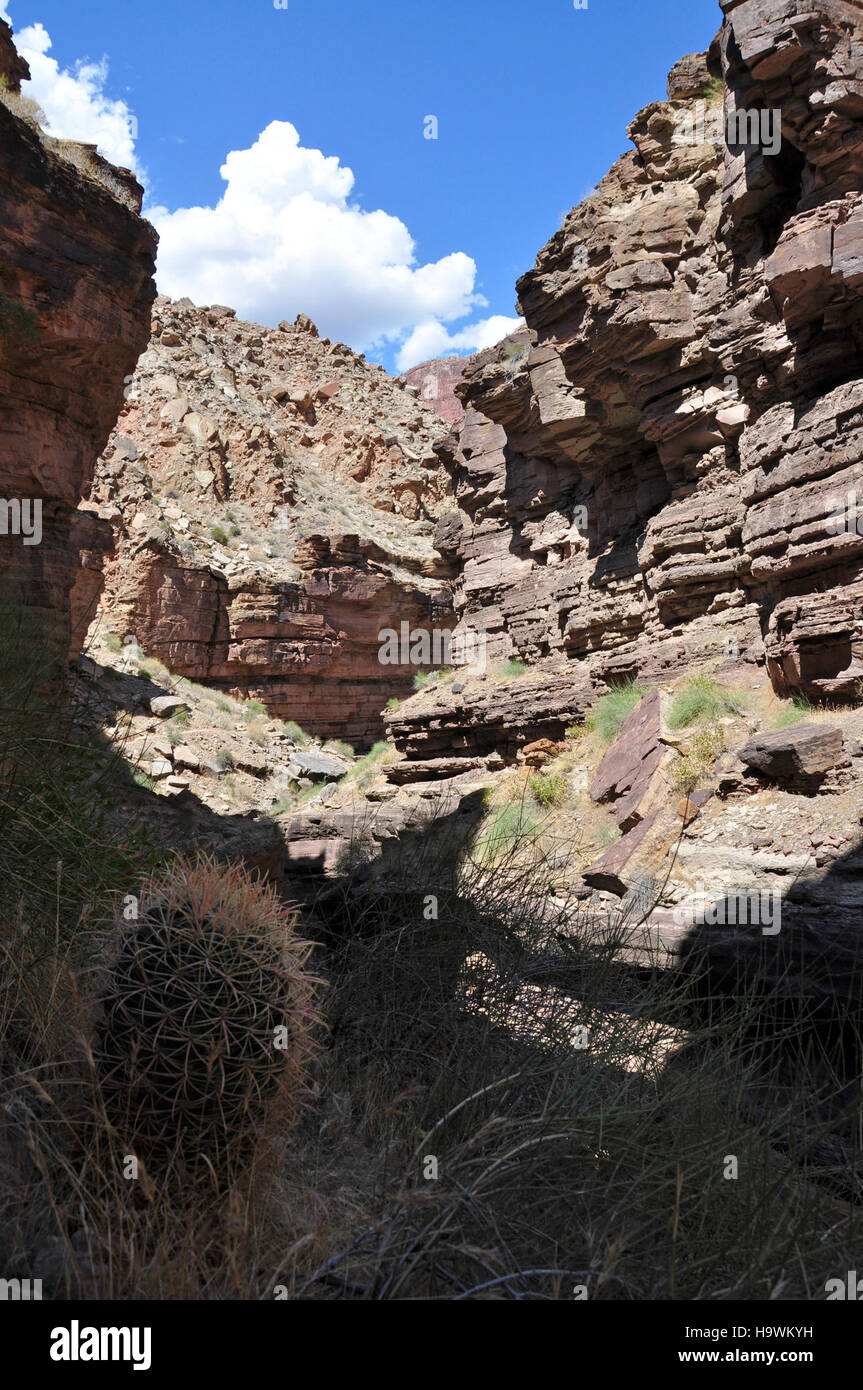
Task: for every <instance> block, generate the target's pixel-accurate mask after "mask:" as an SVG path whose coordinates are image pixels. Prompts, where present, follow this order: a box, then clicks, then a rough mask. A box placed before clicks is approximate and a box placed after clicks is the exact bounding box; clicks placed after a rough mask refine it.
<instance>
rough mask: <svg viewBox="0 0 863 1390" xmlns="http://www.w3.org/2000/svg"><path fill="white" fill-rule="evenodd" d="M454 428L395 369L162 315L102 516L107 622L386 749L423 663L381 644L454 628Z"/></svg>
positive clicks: (106, 482)
mask: <svg viewBox="0 0 863 1390" xmlns="http://www.w3.org/2000/svg"><path fill="white" fill-rule="evenodd" d="M445 432H446V425H445V424H444V422H443V421H441V420H440V419H439V417H438V416H436V415H435V414H434V413H433V412H432V411H430V410H428V409H427V408H426V407H425V406H423V405H422V404H421V403H420V402H418V401H417V399H416V398H415V396H414V395H413V394H412V393H411V392H409V391H407V390H406V389H404V387H402V386H400V385H399V384H398V383H397V382H395V381H393V380H392V378H390V377H389V376H388V375H387V373H386V372H385V371H384V370H383V368H381V367H375V366H372V365H371V364H369V363H367V362H366V361H365V359H364V357H362V356H360V355H358V354H356V353H354V352H352V351H351V350H350V349H349V348H347V347H345V346H344V345H343V344H341V343H330V342H329V341H328V340H326V339H321V338H319V336H318V334H317V330H316V329H315V327H314V325H313V324H312V323H311V321H310V320H308V319H307V318H305V317H304V316H302V315H301V316H300V318H299V319H298V320H297V322H296V323H295V324H289V323H283V324H281V325H280V326H279V328H278V329H268V328H262V327H260V326H258V325H257V324H250V323H244V322H241V321H238V320H237V319H236V317H235V315H234V312H233V310H231V309H227V308H225V307H223V306H219V305H214V306H210V307H208V308H200V309H198V308H195V306H194V305H192V303H191V302H190V301H188V300H181V301H179V302H177V303H172V302H171V301H170V300H167V299H165V298H164V297H159V299H158V300H157V301H156V305H155V309H154V314H153V323H152V339H151V342H150V346H149V348H148V350H147V352H146V353H144V355H143V357H142V358H141V360H140V362H139V364H138V368H137V371H136V373H135V376H134V379H133V380H132V381H131V383H130V385H129V389H128V391H127V401H126V405H125V408H124V410H123V413H122V416H121V418H120V420H119V421H118V424H117V428H116V429H115V431H114V434H113V436H112V438H111V440H110V443H109V445H108V448H107V449H106V451H105V453H104V456H103V458H102V460H101V463H100V466H99V469H98V472H97V475H96V479H95V481H94V485H93V489H92V493H91V497H90V501H89V503H88V505H90V506H91V507H93V508H95V510H96V511H97V512H98V514H99V515H100V516H101V517H102V518H103V519H105V520H107V521H109V522H110V523H111V525H112V527H113V528H114V532H115V541H116V550H115V555H114V558H113V559H112V560H111V562H110V563H109V564H108V566H107V570H106V585H105V595H104V600H103V613H104V618H105V622H106V624H107V626H108V628H109V629H110V630H112V631H114V632H115V633H116V634H117V635H118V636H120V637H122V636H124V635H125V634H127V633H131V634H133V635H134V636H135V637H136V638H137V640H138V642H139V644H140V645H141V647H142V648H143V649H144V650H145V651H146V653H147V654H148V656H152V657H155V658H158V659H159V660H161V661H162V662H164V664H165V665H166V666H167V667H168V668H169V669H170V670H171V671H172V672H173V673H175V674H176V675H178V676H187V677H190V678H192V679H194V680H198V681H203V682H206V683H208V684H210V685H213V686H217V687H221V688H222V689H224V690H226V691H232V692H235V693H237V694H240V695H242V696H244V697H253V698H255V699H258V700H261V701H263V702H264V703H265V705H266V706H267V709H268V710H269V712H270V713H271V714H272V715H274V716H277V717H279V718H283V719H288V720H292V721H294V722H296V723H298V724H300V725H301V726H302V727H303V728H304V729H307V730H308V731H309V732H310V733H315V734H319V735H321V736H322V737H326V738H332V737H339V738H342V739H347V740H348V741H349V742H350V743H352V744H354V745H356V746H357V747H367V746H368V745H369V744H370V743H372V742H373V741H374V740H375V738H377V737H379V735H380V733H381V731H382V723H381V711H382V709H383V707H384V705H385V704H386V702H387V700H388V699H389V698H392V697H393V696H398V695H403V694H406V693H407V692H408V691H410V689H411V688H412V683H413V677H414V674H415V672H416V667H413V666H411V665H410V664H409V663H407V664H402V665H401V666H393V665H386V664H382V662H381V660H380V654H381V636H380V634H381V632H382V631H385V630H395V631H400V629H401V625H402V624H403V623H405V624H407V625H408V628H409V629H413V628H415V627H416V628H422V629H424V630H430V629H439V630H441V631H444V630H448V629H449V628H450V627H451V626H452V618H451V600H450V596H449V591H448V587H447V584H446V582H445V580H446V576H447V574H448V571H449V568H450V566H449V562H448V561H447V560H446V559H445V558H444V557H442V556H441V555H440V554H439V553H438V552H437V551H436V550H435V549H434V547H433V545H432V537H433V534H434V530H435V526H436V524H437V519H438V516H439V514H440V512H441V511H442V510H445V509H451V508H452V497H451V488H450V482H449V477H448V474H447V473H446V472H445V471H444V470H443V469H442V468H441V466H440V463H439V461H438V459H437V456H436V454H435V453H434V449H433V445H434V444H435V443H438V442H439V441H440V440H441V438H442V437H443V435H444V434H445Z"/></svg>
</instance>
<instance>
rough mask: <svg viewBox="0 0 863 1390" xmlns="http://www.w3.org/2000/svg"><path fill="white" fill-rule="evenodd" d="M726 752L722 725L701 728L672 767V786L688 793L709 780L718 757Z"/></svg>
mask: <svg viewBox="0 0 863 1390" xmlns="http://www.w3.org/2000/svg"><path fill="white" fill-rule="evenodd" d="M724 752H725V735H724V734H723V731H722V729H721V727H719V726H717V725H714V726H713V727H711V728H707V729H701V730H699V732H698V733H697V734H695V735H694V736H693V738H692V739H691V740H690V742H689V747H688V748H687V750H686V752H685V753H684V754H683V756H682V757H681V758H679V759H678V761H677V762H676V763H675V764H674V766H673V767H672V768H671V770H670V772H669V774H668V776H669V780H670V783H671V786H672V787H673V788H674V789H675V790H676V791H679V792H683V793H688V792H691V791H694V790H695V789H696V787H699V786H701V785H703V784H704V782H706V781H709V779H710V776H711V774H712V772H713V764H714V763H715V762H716V759H717V758H718V757H720V756H721V755H722V753H724Z"/></svg>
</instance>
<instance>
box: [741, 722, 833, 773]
mask: <svg viewBox="0 0 863 1390" xmlns="http://www.w3.org/2000/svg"><path fill="white" fill-rule="evenodd" d="M844 751H845V745H844V739H843V736H842V730H841V729H839V728H837V727H836V726H835V725H833V724H814V723H805V724H793V725H792V726H791V727H790V728H788V729H777V730H775V731H774V732H773V733H766V734H758V735H757V737H756V738H752V739H750V740H749V742H748V743H746V744H744V745H743V747H742V748H740V749H739V750H738V756H739V758H740V761H741V762H742V763H743V764H744V766H745V767H747V768H749V769H750V770H751V771H753V772H757V773H758V774H759V775H760V776H761V777H764V778H766V779H767V780H768V781H770V782H779V783H780V784H789V783H790V784H792V785H793V784H796V783H799V782H801V781H817V780H821V779H823V777H824V776H825V774H826V773H828V772H829V771H830V770H831V769H832V768H834V767H836V765H837V764H838V763H841V762H842V760H843V756H844Z"/></svg>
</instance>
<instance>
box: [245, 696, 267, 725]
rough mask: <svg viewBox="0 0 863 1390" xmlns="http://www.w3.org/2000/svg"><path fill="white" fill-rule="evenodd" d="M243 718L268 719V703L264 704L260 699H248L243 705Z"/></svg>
mask: <svg viewBox="0 0 863 1390" xmlns="http://www.w3.org/2000/svg"><path fill="white" fill-rule="evenodd" d="M243 718H244V719H246V720H251V719H266V718H267V707H266V705H265V704H263V703H262V702H261V701H260V700H246V702H245V704H244V705H243Z"/></svg>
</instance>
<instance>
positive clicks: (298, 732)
mask: <svg viewBox="0 0 863 1390" xmlns="http://www.w3.org/2000/svg"><path fill="white" fill-rule="evenodd" d="M282 728H283V729H284V731H285V733H286V734H287V736H288V738H289V739H291V740H292V742H293V743H299V744H306V743H310V742H311V739H310V738H309V735H308V734H307V733H306V732H305V730H304V729H301V728H300V726H299V724H297V723H296V722H295V720H293V719H286V720H285V722H284V723H283V724H282Z"/></svg>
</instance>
